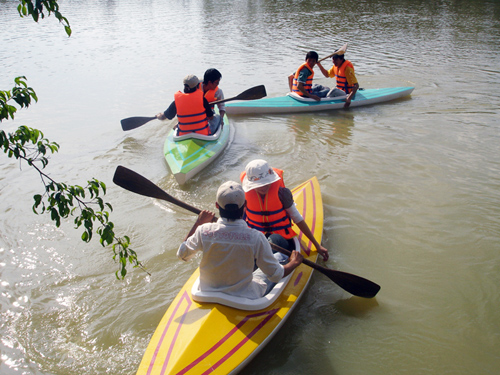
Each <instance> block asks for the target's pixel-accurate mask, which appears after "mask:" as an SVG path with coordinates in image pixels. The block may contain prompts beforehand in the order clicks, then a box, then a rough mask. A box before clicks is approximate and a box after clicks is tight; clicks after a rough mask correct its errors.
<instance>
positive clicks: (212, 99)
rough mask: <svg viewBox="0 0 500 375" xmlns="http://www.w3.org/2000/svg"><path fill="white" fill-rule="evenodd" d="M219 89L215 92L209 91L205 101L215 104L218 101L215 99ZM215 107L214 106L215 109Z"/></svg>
mask: <svg viewBox="0 0 500 375" xmlns="http://www.w3.org/2000/svg"><path fill="white" fill-rule="evenodd" d="M216 91H217V89H215V90H208V91H207V92H206V93H205V99H207V101H208V102H209V103H212V102H215V101H216V100H217V99H215V93H216ZM213 107H214V106H212V108H213Z"/></svg>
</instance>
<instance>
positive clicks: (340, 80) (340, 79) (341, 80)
mask: <svg viewBox="0 0 500 375" xmlns="http://www.w3.org/2000/svg"><path fill="white" fill-rule="evenodd" d="M348 66H350V67H351V68H352V70H353V71H354V65H352V63H351V62H350V61H349V60H344V62H343V63H342V65H341V66H340V68H337V67H336V66H335V65H334V66H333V72H334V73H335V78H336V79H337V88H338V89H340V90H342V91H344V92H345V93H346V94H349V93H350V92H351V91H352V89H353V86H350V85H349V83H348V82H347V77H346V75H345V68H346V67H348Z"/></svg>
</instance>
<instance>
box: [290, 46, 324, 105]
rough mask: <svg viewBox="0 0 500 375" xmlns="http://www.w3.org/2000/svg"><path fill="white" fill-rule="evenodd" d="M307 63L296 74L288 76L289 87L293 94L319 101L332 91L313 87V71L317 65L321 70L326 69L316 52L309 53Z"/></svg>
mask: <svg viewBox="0 0 500 375" xmlns="http://www.w3.org/2000/svg"><path fill="white" fill-rule="evenodd" d="M305 61H306V62H305V63H304V64H302V65H301V66H299V68H298V69H297V71H296V72H295V73H294V74H290V75H289V76H288V86H289V87H290V91H291V92H293V93H296V94H298V95H300V96H304V97H306V98H311V99H314V100H316V101H319V100H321V98H324V97H326V95H327V94H328V92H329V91H330V89H329V88H328V87H325V86H322V85H319V84H314V85H313V78H314V70H313V69H314V66H315V65H318V67H319V68H320V69H324V68H323V66H322V65H321V63H320V62H319V61H318V53H317V52H315V51H309V52H308V53H307V54H306V60H305Z"/></svg>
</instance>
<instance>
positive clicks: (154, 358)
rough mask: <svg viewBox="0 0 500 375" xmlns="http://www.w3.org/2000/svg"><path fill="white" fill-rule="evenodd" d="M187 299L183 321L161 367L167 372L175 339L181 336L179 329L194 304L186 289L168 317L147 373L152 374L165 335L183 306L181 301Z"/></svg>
mask: <svg viewBox="0 0 500 375" xmlns="http://www.w3.org/2000/svg"><path fill="white" fill-rule="evenodd" d="M184 300H186V302H187V307H186V310H185V311H184V314H182V319H181V322H180V324H179V326H178V327H177V330H176V332H175V335H174V339H173V340H172V342H171V343H170V348H168V353H167V357H166V358H165V361H164V363H163V368H162V369H161V373H162V374H164V373H165V369H166V367H167V364H168V360H169V359H170V355H171V354H172V349H173V347H174V345H175V341H176V339H177V336H179V331H180V329H181V326H182V322H184V319H185V318H186V313H187V312H188V311H189V308H190V307H191V304H192V301H191V298H189V295H188V294H187V292H186V291H184V294H183V295H182V297H181V299H180V300H179V302H178V303H177V306H175V309H174V311H173V312H172V315H170V318H169V319H168V323H167V325H166V326H165V329H164V330H163V332H162V334H161V337H160V341H159V342H158V345H157V346H156V349H155V353H154V355H153V358H151V362H150V364H149V368H148V372H147V374H148V375H149V374H151V371H152V369H153V365H154V363H155V361H156V357H157V355H158V352H159V351H160V348H161V344H162V342H163V339H164V338H165V335H166V334H167V331H168V330H169V328H170V324H171V323H172V320H174V316H175V315H176V313H177V310H178V309H179V307H180V306H181V303H182V302H183V301H184Z"/></svg>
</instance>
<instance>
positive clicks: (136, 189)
mask: <svg viewBox="0 0 500 375" xmlns="http://www.w3.org/2000/svg"><path fill="white" fill-rule="evenodd" d="M113 182H114V183H115V184H116V185H118V186H120V187H122V188H124V189H126V190H128V191H131V192H133V193H137V194H140V195H144V196H146V197H151V198H157V199H162V200H165V201H167V202H170V203H173V204H175V205H177V206H180V207H182V208H184V209H186V210H188V211H191V212H193V213H195V214H197V215H198V214H199V213H200V212H201V210H199V209H198V208H196V207H193V206H190V205H189V204H187V203H184V202H182V201H180V200H178V199H176V198H174V197H172V196H171V195H170V194H168V193H167V192H166V191H164V190H163V189H161V188H160V187H158V186H157V185H155V184H154V183H153V182H151V181H150V180H148V179H147V178H145V177H143V176H141V175H140V174H138V173H136V172H134V171H132V170H130V169H128V168H125V167H123V166H121V165H119V166H118V167H116V171H115V175H114V176H113ZM271 246H272V247H273V249H275V250H276V251H279V252H280V253H283V254H285V255H288V256H290V254H291V253H290V251H288V250H285V249H283V248H282V247H279V246H277V245H275V244H271ZM302 262H303V263H304V264H305V265H306V266H309V267H312V268H314V269H315V270H317V271H319V272H321V273H322V274H323V275H325V276H327V277H328V278H329V279H330V280H332V281H333V282H334V283H336V284H337V285H338V286H340V287H341V288H342V289H344V290H346V291H348V292H349V293H351V294H353V295H355V296H359V297H364V298H373V297H375V295H376V294H377V293H378V291H379V290H380V286H379V285H377V284H375V283H374V282H372V281H370V280H367V279H365V278H362V277H360V276H356V275H353V274H350V273H347V272H342V271H335V270H331V269H328V268H325V267H322V266H320V265H319V264H316V263H314V262H311V261H309V260H307V259H304V260H303V261H302Z"/></svg>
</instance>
